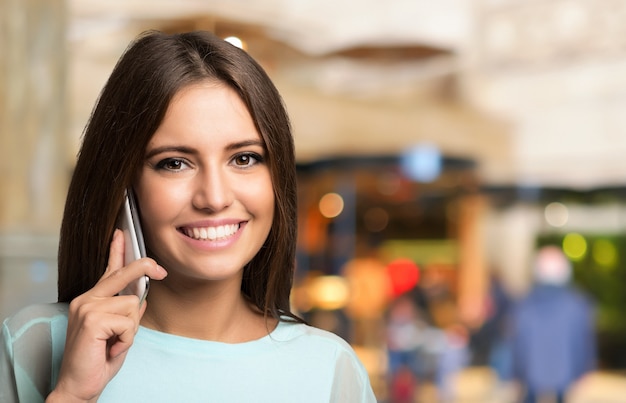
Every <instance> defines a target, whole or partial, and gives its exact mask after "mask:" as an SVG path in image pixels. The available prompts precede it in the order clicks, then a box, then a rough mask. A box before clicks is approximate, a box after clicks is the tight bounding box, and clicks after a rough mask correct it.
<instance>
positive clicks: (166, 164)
mask: <svg viewBox="0 0 626 403" xmlns="http://www.w3.org/2000/svg"><path fill="white" fill-rule="evenodd" d="M186 165H187V164H186V163H185V161H183V160H181V159H177V158H167V159H164V160H162V161H159V163H158V164H157V165H156V167H157V169H166V170H168V171H181V170H183V169H185V166H186Z"/></svg>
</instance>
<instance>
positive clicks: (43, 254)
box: [0, 0, 626, 402]
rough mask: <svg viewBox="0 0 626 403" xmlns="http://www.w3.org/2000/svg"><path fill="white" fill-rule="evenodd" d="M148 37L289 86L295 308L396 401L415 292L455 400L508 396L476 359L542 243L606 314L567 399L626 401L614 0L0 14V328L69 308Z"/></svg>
mask: <svg viewBox="0 0 626 403" xmlns="http://www.w3.org/2000/svg"><path fill="white" fill-rule="evenodd" d="M148 29H158V30H163V31H166V32H179V31H188V30H197V29H202V30H209V31H212V32H214V33H216V34H217V35H219V36H221V37H223V38H224V39H226V40H228V41H230V42H231V43H233V44H235V45H236V46H240V47H242V48H244V49H245V50H246V51H247V52H249V53H250V54H251V55H252V56H253V57H254V58H256V59H257V60H258V61H259V62H260V64H261V65H262V66H263V67H264V68H265V69H266V71H267V72H268V74H269V75H270V77H271V78H272V80H273V81H274V82H275V84H276V86H277V87H278V89H279V91H280V92H281V94H282V96H283V98H284V101H285V104H286V106H287V110H288V112H289V114H290V116H291V119H292V125H293V129H294V136H295V143H296V155H297V163H298V165H297V168H298V185H299V218H298V220H299V237H298V253H297V270H296V278H295V281H294V292H293V304H294V309H296V310H297V311H298V312H299V313H300V314H301V315H302V316H303V317H305V318H306V319H307V320H309V321H310V322H311V323H312V324H315V325H317V326H319V327H323V328H326V329H328V330H331V331H333V332H336V333H338V334H340V335H341V336H343V337H345V338H346V339H347V340H348V341H349V342H350V343H351V344H352V345H353V346H354V348H355V349H356V351H357V352H358V354H359V355H360V357H361V358H362V360H363V362H364V364H365V365H366V367H367V369H368V371H369V373H370V376H371V379H372V384H373V386H374V389H375V391H376V394H377V396H378V397H379V399H380V401H381V402H382V401H390V402H391V401H392V400H391V398H390V393H391V392H390V386H389V381H388V377H387V372H386V371H387V368H388V364H389V363H388V359H387V356H386V350H387V346H386V339H385V324H386V319H387V318H388V315H387V314H388V311H389V307H390V304H391V303H392V301H393V300H394V298H397V297H398V296H400V295H402V294H406V293H407V292H412V291H413V290H415V289H420V290H422V291H423V295H424V298H425V299H427V300H428V301H427V306H428V310H429V312H427V315H425V316H428V318H429V320H428V327H429V329H430V330H432V331H439V332H440V333H439V334H449V332H452V333H453V334H456V335H458V336H459V339H460V340H463V341H464V342H465V343H466V347H467V351H468V353H469V355H468V357H469V358H468V360H467V363H466V364H465V365H464V368H463V369H462V371H461V370H460V371H459V373H458V374H457V377H456V378H455V382H456V383H455V384H454V385H455V388H454V392H453V395H454V396H456V398H457V400H454V398H451V399H452V400H450V401H464V402H470V401H472V402H474V401H475V402H490V401H493V402H505V401H507V400H506V399H507V398H505V397H502V396H508V395H507V393H511V394H513V393H514V392H515V391H514V390H513V389H515V388H514V386H513V387H511V390H505V389H506V388H504V387H503V388H502V390H500V392H499V393H502V395H500V397H497V396H498V395H496V394H495V393H496V392H494V390H495V389H497V385H498V382H497V380H496V379H495V378H496V376H495V375H494V373H493V371H491V370H490V368H489V366H488V363H487V362H486V359H484V357H483V358H482V359H481V357H482V355H484V351H483V350H484V348H483V349H481V347H480V346H483V347H484V345H485V344H486V342H485V341H482V340H481V339H480V337H481V335H482V333H481V329H483V328H484V325H485V323H487V322H488V321H489V319H490V314H491V313H492V312H493V307H492V305H493V304H490V301H491V300H490V299H489V296H490V295H491V294H490V291H491V290H492V288H493V286H494V284H496V283H497V284H498V285H499V286H501V287H502V290H503V291H504V293H505V294H506V295H507V296H508V297H509V298H510V299H511V300H516V299H518V298H521V297H522V296H523V295H525V293H526V292H528V290H529V288H530V287H531V285H532V276H531V258H532V256H533V252H534V251H535V250H536V249H537V248H538V247H539V246H541V245H546V244H556V245H558V246H559V247H561V248H562V249H563V251H564V252H565V253H566V255H567V256H568V258H569V259H570V260H571V262H572V264H573V268H574V275H573V282H574V285H575V286H576V287H578V288H580V289H581V290H583V291H584V292H585V293H587V294H588V295H589V296H590V298H591V299H592V300H593V301H594V302H595V307H596V309H597V323H596V332H597V335H598V338H597V340H598V346H597V348H598V370H597V373H595V374H594V376H595V377H590V378H589V379H587V381H588V383H589V384H590V385H591V384H596V385H600V386H598V387H596V388H595V389H594V388H593V387H591V386H589V388H588V389H585V388H583V387H582V386H581V388H580V389H579V390H578V392H577V393H578V395H576V396H574V395H572V396H571V401H572V402H588V401H602V402H613V401H615V402H618V401H620V400H619V398H616V396H618V395H619V393H618V392H615V391H616V390H621V392H620V393H621V396H626V392H625V390H626V320H624V317H623V315H624V312H626V162H625V161H626V114H625V113H624V110H626V74H624V72H625V71H626V39H625V38H626V2H623V1H620V0H552V1H548V0H532V1H531V0H441V1H428V0H396V1H390V2H383V1H380V0H362V1H355V0H317V1H312V0H228V1H227V0H213V1H207V0H178V1H173V0H170V1H168V0H112V1H99V0H30V1H20V0H0V165H1V169H0V172H2V175H0V190H1V194H2V197H0V316H2V317H3V318H4V317H5V316H7V315H9V314H10V313H12V312H14V311H15V310H17V309H19V308H20V307H23V306H25V305H27V304H31V303H35V302H53V301H55V300H56V248H57V242H58V229H59V224H60V218H61V214H62V210H63V203H64V198H65V191H66V188H67V184H68V182H69V178H70V175H71V172H72V169H73V164H74V160H75V156H76V153H77V150H78V147H79V145H80V139H81V134H82V130H83V128H84V126H85V123H86V121H87V119H88V117H89V114H90V111H91V108H92V106H93V104H94V102H95V100H96V99H97V97H98V93H99V91H100V89H101V88H102V86H103V84H104V82H105V81H106V78H107V76H108V74H109V73H110V72H111V70H112V68H113V66H114V64H115V62H116V60H117V59H118V57H119V56H120V55H121V53H122V52H123V51H124V49H125V47H126V46H127V44H128V43H129V41H130V40H132V39H133V38H134V37H135V36H136V35H137V34H139V33H140V32H142V31H144V30H148ZM450 329H452V330H450ZM433 334H436V332H435V333H433ZM432 351H433V353H432V354H431V355H433V356H434V355H436V351H437V347H436V346H434V347H432ZM418 381H420V380H418ZM485 385H490V386H485ZM505 386H506V385H505ZM584 386H587V385H586V384H585V385H584ZM611 388H612V389H611ZM412 390H413V396H414V400H412V401H424V402H430V401H433V402H434V401H437V400H436V398H435V397H433V396H435V395H437V393H440V391H438V390H437V385H436V382H435V381H432V382H428V379H426V380H424V382H421V383H420V387H416V388H414V389H412ZM609 390H611V392H608V391H609ZM429 393H430V395H429ZM451 393H452V392H451ZM594 393H595V395H594ZM603 393H604V395H603ZM428 396H431V397H428ZM463 396H465V397H464V399H465V400H463ZM486 396H489V397H486ZM585 396H587V397H585ZM592 396H595V397H592ZM598 396H602V397H598ZM594 398H598V399H599V400H593V399H594ZM472 399H473V400H472ZM602 399H604V400H602ZM611 399H615V400H611ZM621 401H623V400H621Z"/></svg>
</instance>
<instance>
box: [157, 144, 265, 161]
mask: <svg viewBox="0 0 626 403" xmlns="http://www.w3.org/2000/svg"><path fill="white" fill-rule="evenodd" d="M251 146H253V147H261V148H263V149H265V143H264V142H263V141H261V140H256V139H254V140H244V141H238V142H236V143H231V144H229V145H227V146H226V150H227V151H233V150H238V149H240V148H245V147H251ZM167 152H176V153H181V154H196V153H197V150H196V149H195V148H192V147H187V146H176V145H172V146H162V147H155V148H153V149H151V150H150V151H148V152H147V153H146V156H145V158H146V159H150V158H152V157H154V156H155V155H158V154H162V153H167Z"/></svg>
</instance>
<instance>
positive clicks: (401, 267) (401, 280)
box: [387, 258, 420, 297]
mask: <svg viewBox="0 0 626 403" xmlns="http://www.w3.org/2000/svg"><path fill="white" fill-rule="evenodd" d="M387 274H388V275H389V280H390V282H391V294H392V297H397V296H399V295H401V294H404V293H405V292H407V291H409V290H411V289H413V288H414V287H415V286H416V285H417V283H418V282H419V278H420V271H419V267H418V266H417V264H415V262H413V261H412V260H411V259H406V258H399V259H395V260H392V261H391V262H390V263H389V264H388V265H387Z"/></svg>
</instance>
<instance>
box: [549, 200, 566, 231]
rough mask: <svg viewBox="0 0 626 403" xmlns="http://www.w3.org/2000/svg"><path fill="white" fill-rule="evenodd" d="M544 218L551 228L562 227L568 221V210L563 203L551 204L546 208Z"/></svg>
mask: <svg viewBox="0 0 626 403" xmlns="http://www.w3.org/2000/svg"><path fill="white" fill-rule="evenodd" d="M544 217H545V218H546V222H547V223H548V224H550V225H552V226H553V227H562V226H564V225H565V224H567V221H568V220H569V210H568V209H567V207H566V206H565V205H564V204H563V203H559V202H553V203H550V204H548V205H547V206H546V208H545V210H544Z"/></svg>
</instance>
